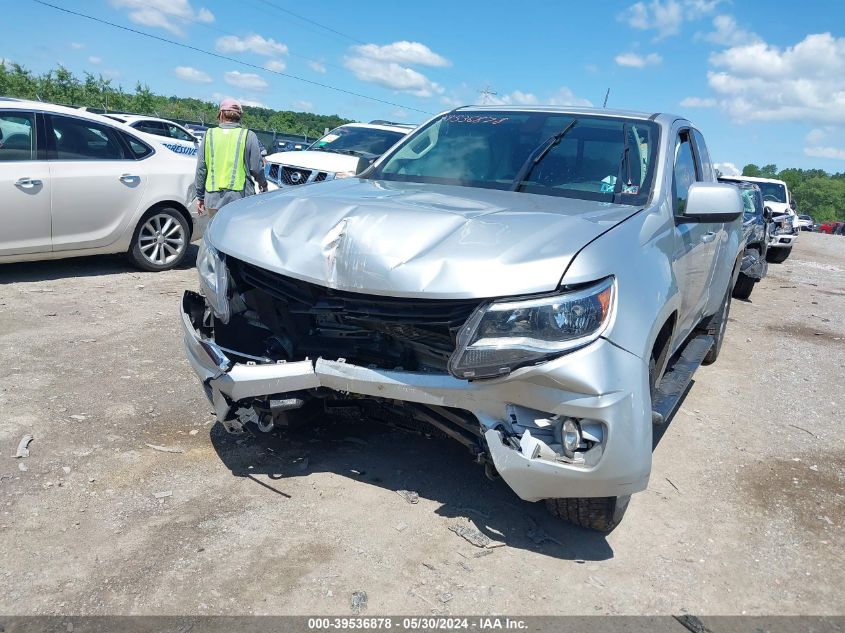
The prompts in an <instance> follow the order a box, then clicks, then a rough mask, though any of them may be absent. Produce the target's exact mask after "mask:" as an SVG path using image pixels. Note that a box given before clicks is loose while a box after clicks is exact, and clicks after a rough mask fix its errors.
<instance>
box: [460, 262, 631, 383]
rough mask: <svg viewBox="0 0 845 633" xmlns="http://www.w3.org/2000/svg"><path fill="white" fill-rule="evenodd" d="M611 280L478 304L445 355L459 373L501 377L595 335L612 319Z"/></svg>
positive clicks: (463, 375)
mask: <svg viewBox="0 0 845 633" xmlns="http://www.w3.org/2000/svg"><path fill="white" fill-rule="evenodd" d="M614 300H615V281H614V278H613V277H608V278H607V279H603V280H602V281H600V282H598V283H596V284H593V285H591V286H589V287H587V288H581V289H579V290H574V291H568V292H563V293H560V294H556V295H551V296H547V297H537V298H534V299H524V300H518V301H508V300H504V301H494V302H492V303H488V304H485V305H483V306H481V307H479V308H478V309H477V310H476V311H475V312H474V313H473V314H472V316H470V318H469V319H468V320H467V322H466V324H465V325H464V326H463V328H461V331H460V332H459V333H458V341H457V343H458V345H457V348H456V349H455V352H454V353H453V354H452V356H451V358H450V359H449V371H450V372H451V374H452V375H453V376H456V377H457V378H492V377H495V376H504V375H507V374H509V373H510V372H511V371H512V370H514V369H516V368H518V367H521V366H523V365H529V364H533V363H538V362H542V361H544V360H548V359H549V358H553V357H554V356H559V355H560V354H562V353H564V352H567V351H570V350H573V349H575V348H577V347H582V346H583V345H586V344H587V343H590V342H591V341H594V340H595V339H597V338H598V337H599V336H600V335H601V333H602V332H603V331H604V329H605V328H606V327H607V324H608V322H609V321H610V316H611V313H612V312H613V304H614Z"/></svg>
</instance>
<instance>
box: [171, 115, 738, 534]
mask: <svg viewBox="0 0 845 633" xmlns="http://www.w3.org/2000/svg"><path fill="white" fill-rule="evenodd" d="M742 210H743V207H742V201H741V199H740V196H739V193H738V191H737V189H736V188H735V187H732V186H731V185H724V184H720V183H717V182H716V177H715V174H714V170H713V167H712V165H711V163H710V157H709V155H708V152H707V147H706V146H705V143H704V139H703V137H702V135H701V133H700V132H699V131H698V130H697V129H696V128H695V127H694V126H693V125H692V124H691V123H690V122H689V121H687V120H685V119H683V118H681V117H678V116H674V115H670V114H659V113H658V114H643V113H638V112H624V111H614V110H605V109H602V110H594V109H578V108H551V107H524V108H510V107H509V108H500V107H466V108H459V109H456V110H452V111H450V112H447V113H444V114H441V115H439V116H436V117H434V118H432V119H431V120H430V121H428V122H427V123H425V124H424V125H422V126H420V127H419V128H418V129H417V130H416V131H414V132H413V133H412V134H410V135H409V136H408V137H406V138H405V139H404V140H403V141H402V142H401V143H400V144H398V145H397V146H395V147H394V148H392V149H391V150H390V151H389V152H388V153H387V154H386V155H384V156H383V157H382V158H381V159H379V160H378V161H377V162H376V163H374V164H373V165H372V166H371V167H370V168H369V169H368V170H366V171H365V172H363V173H361V174H360V176H358V177H354V178H348V179H345V180H341V181H331V182H325V183H318V184H309V185H305V186H302V187H297V188H293V189H291V190H286V191H280V192H275V193H270V194H267V195H262V196H257V197H253V198H248V199H244V200H242V201H239V202H236V203H233V204H230V205H228V206H227V207H225V208H224V209H223V210H222V211H221V212H220V213H219V214H218V215H217V216H216V217H215V218H214V220H213V222H212V223H211V224H210V226H209V229H208V231H207V232H206V237H205V240H204V242H203V244H202V246H201V249H200V253H199V256H198V261H197V268H198V272H199V280H200V290H201V294H198V293H195V292H186V293H185V296H184V298H183V303H182V321H183V326H184V333H185V344H186V347H187V353H188V359H189V360H190V363H191V365H192V366H193V369H194V371H195V372H196V373H197V375H198V376H199V379H200V381H201V382H202V385H203V387H204V389H205V392H206V394H207V395H208V398H209V399H210V401H211V402H212V404H213V406H214V409H215V411H216V414H217V417H218V419H219V421H220V422H221V423H222V424H223V426H224V427H225V428H226V429H227V430H228V431H230V432H234V433H237V432H240V431H241V430H242V429H243V427H244V425H247V424H251V425H254V426H256V427H258V428H259V429H261V430H265V431H268V430H272V429H273V428H274V426H278V425H284V424H288V423H290V422H292V421H293V420H294V417H295V416H297V415H305V412H307V411H309V410H310V411H312V412H313V411H314V410H315V409H316V410H318V411H322V410H323V409H330V408H331V406H332V404H333V403H338V402H341V403H343V406H344V407H348V406H360V407H361V410H362V411H367V412H372V411H376V410H378V411H383V412H385V413H390V414H397V415H398V416H399V417H400V418H402V419H405V420H414V421H416V422H417V423H421V424H425V425H427V426H430V427H432V428H434V429H437V430H438V431H439V432H442V433H444V434H446V435H448V436H449V437H452V438H454V439H456V440H457V441H459V442H461V443H462V444H464V445H465V446H466V447H467V448H468V449H469V451H470V453H471V455H472V456H473V457H474V458H475V459H476V460H477V461H478V462H479V463H480V464H483V465H485V467H486V468H487V471H488V473H489V474H490V475H495V476H500V477H501V478H502V479H503V480H504V481H505V482H506V483H507V484H508V485H509V486H510V487H511V488H512V489H513V490H514V492H516V494H517V495H519V496H520V497H521V498H522V499H525V500H528V501H539V500H546V502H547V505H548V506H549V508H550V509H551V511H552V512H553V513H554V514H556V515H558V516H560V517H561V518H563V519H565V520H568V521H571V522H574V523H576V524H579V525H582V526H585V527H590V528H594V529H597V530H603V531H609V530H611V529H613V528H614V527H615V526H616V525H617V524H618V523H619V521H620V519H621V518H622V515H623V513H624V511H625V508H626V507H627V505H628V501H629V499H630V495H631V494H632V493H635V492H638V491H641V490H644V489H645V488H646V485H647V483H648V478H649V473H650V470H651V452H652V437H653V425H654V424H661V423H665V422H666V421H667V420H668V418H669V417H670V416H671V415H672V413H673V411H674V409H675V407H676V406H677V404H678V401H679V399H680V398H681V396H682V395H683V393H684V392H685V390H686V389H687V388H688V386H689V383H690V379H691V377H692V373H693V372H694V371H695V370H696V369H697V368H698V366H699V365H700V364H701V363H702V362H704V363H711V362H713V361H715V360H716V357H717V356H718V354H719V349H720V347H721V345H722V341H723V338H724V335H725V326H726V323H727V316H728V310H729V308H730V301H731V289H732V288H733V285H734V281H735V280H736V276H737V274H738V271H739V264H740V261H741V256H742V253H743V248H744V245H743V243H742V240H743V238H742V228H741V224H742Z"/></svg>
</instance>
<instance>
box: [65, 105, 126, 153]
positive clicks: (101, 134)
mask: <svg viewBox="0 0 845 633" xmlns="http://www.w3.org/2000/svg"><path fill="white" fill-rule="evenodd" d="M50 122H51V123H50V125H51V127H52V128H53V135H54V138H55V141H56V158H57V159H58V160H121V159H124V158H126V156H124V152H123V145H122V144H121V143H120V138H119V136H118V132H117V131H116V130H114V129H113V128H110V127H108V126H106V125H102V124H100V123H96V122H94V121H87V120H85V119H77V118H74V117H67V116H60V115H56V114H54V115H51V116H50Z"/></svg>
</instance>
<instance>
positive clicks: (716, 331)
mask: <svg viewBox="0 0 845 633" xmlns="http://www.w3.org/2000/svg"><path fill="white" fill-rule="evenodd" d="M731 290H732V289H731V288H728V291H727V292H726V293H725V298H724V299H723V300H722V305H721V307H720V308H719V311H718V312H717V313H716V314H714V315H713V316H712V317H710V318H709V319H708V320H707V325H705V326H704V328H703V329H704V331H706V332H707V333H708V334H709V335H710V336H712V337H713V347H711V348H710V351H709V352H707V356H705V357H704V360H703V361H701V364H702V365H712V364H713V363H715V362H716V359H717V358H719V352H720V351H721V350H722V342H723V341H724V340H725V330H726V329H727V327H728V314H730V311H731Z"/></svg>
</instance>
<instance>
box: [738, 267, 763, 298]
mask: <svg viewBox="0 0 845 633" xmlns="http://www.w3.org/2000/svg"><path fill="white" fill-rule="evenodd" d="M756 282H757V280H756V279H754V278H753V277H749V276H748V275H743V274H742V273H740V274H739V277H737V278H736V284H734V291H733V296H734V299H748V297H750V296H751V291H752V290H754V284H755V283H756Z"/></svg>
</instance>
